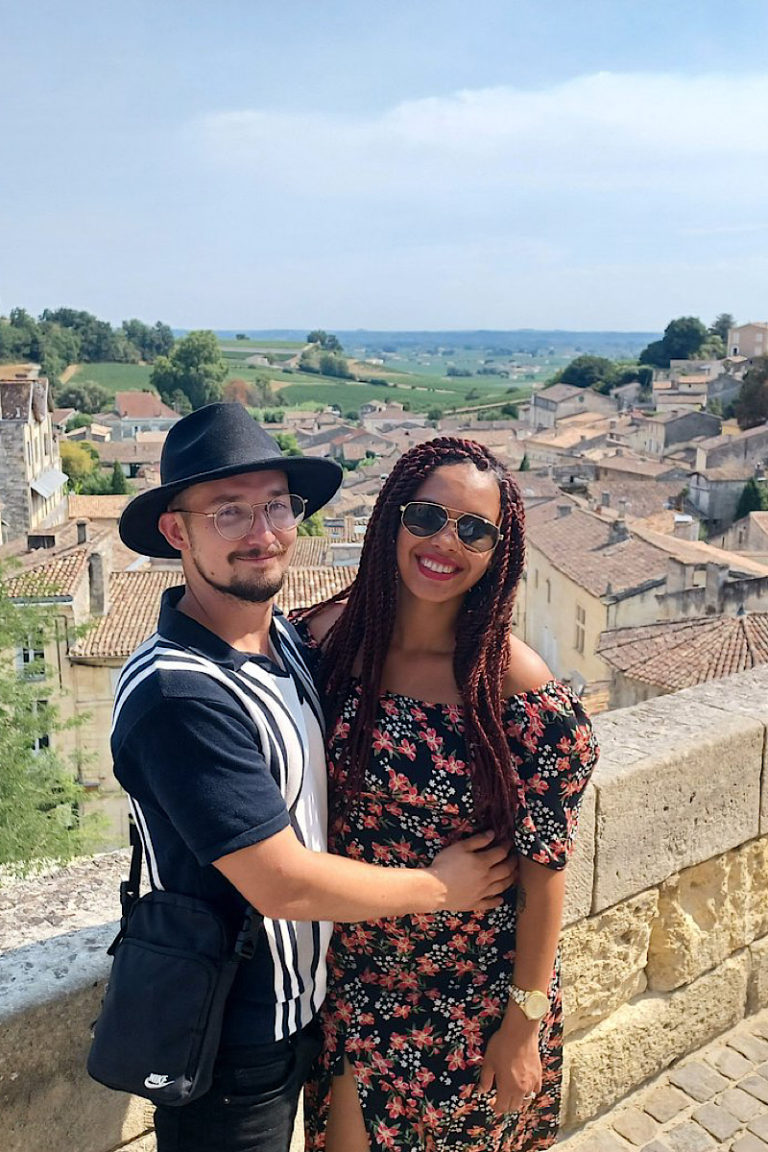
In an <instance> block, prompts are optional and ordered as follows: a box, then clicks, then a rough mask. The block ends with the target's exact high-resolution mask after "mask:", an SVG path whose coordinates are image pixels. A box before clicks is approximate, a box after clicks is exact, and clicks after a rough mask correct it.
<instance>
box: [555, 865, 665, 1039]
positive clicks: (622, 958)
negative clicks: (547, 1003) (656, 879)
mask: <svg viewBox="0 0 768 1152" xmlns="http://www.w3.org/2000/svg"><path fill="white" fill-rule="evenodd" d="M657 906H658V892H657V890H656V889H655V888H653V889H651V890H650V891H649V892H641V893H640V894H639V895H638V896H633V897H631V898H630V899H629V900H623V901H622V902H621V903H620V904H616V905H614V907H613V908H607V909H606V910H605V911H604V912H599V913H598V914H597V915H595V916H589V917H587V919H585V920H580V921H579V922H578V923H577V924H572V925H571V927H570V928H566V929H565V931H564V932H563V935H562V938H561V950H562V964H563V1005H564V1012H565V1031H566V1035H568V1034H570V1033H571V1032H576V1031H579V1030H580V1029H583V1028H586V1027H589V1026H591V1025H592V1024H596V1023H597V1021H598V1020H602V1019H604V1018H605V1017H606V1016H609V1015H610V1013H611V1012H613V1011H615V1009H616V1008H618V1007H619V1006H620V1005H621V1004H626V1003H628V1002H629V1001H630V1000H631V999H633V997H635V996H637V995H639V994H640V993H642V992H644V991H645V988H646V977H645V966H646V963H647V960H648V942H649V939H650V937H651V925H652V923H653V920H654V917H655V916H656V910H657Z"/></svg>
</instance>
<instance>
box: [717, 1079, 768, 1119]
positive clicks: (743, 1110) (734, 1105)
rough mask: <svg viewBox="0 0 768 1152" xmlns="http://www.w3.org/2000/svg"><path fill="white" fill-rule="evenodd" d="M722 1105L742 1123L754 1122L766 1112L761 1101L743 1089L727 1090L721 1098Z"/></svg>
mask: <svg viewBox="0 0 768 1152" xmlns="http://www.w3.org/2000/svg"><path fill="white" fill-rule="evenodd" d="M755 1079H757V1080H760V1079H761V1077H760V1076H757V1077H755ZM720 1103H721V1104H722V1105H723V1107H724V1108H727V1109H728V1111H729V1112H730V1113H731V1114H732V1115H733V1116H735V1117H736V1118H737V1119H738V1120H742V1121H747V1120H753V1119H754V1118H755V1116H757V1115H758V1113H760V1112H763V1111H764V1108H763V1106H762V1104H761V1103H760V1101H759V1100H756V1099H755V1097H754V1096H751V1095H750V1094H749V1092H744V1091H743V1090H742V1089H741V1088H726V1090H725V1092H723V1093H722V1095H721V1096H720Z"/></svg>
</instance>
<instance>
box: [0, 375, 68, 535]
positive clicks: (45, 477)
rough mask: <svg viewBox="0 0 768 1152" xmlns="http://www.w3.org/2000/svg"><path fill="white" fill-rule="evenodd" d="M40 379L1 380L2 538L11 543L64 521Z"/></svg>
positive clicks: (62, 478)
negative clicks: (39, 529) (37, 530)
mask: <svg viewBox="0 0 768 1152" xmlns="http://www.w3.org/2000/svg"><path fill="white" fill-rule="evenodd" d="M48 391H49V390H48V381H47V379H46V378H45V377H44V376H40V377H38V378H37V379H28V380H0V496H2V502H3V509H2V517H3V529H4V531H3V538H4V539H6V540H14V539H15V538H17V537H19V536H24V535H28V534H29V533H32V532H34V531H35V530H36V529H38V528H48V527H50V526H51V525H53V524H57V523H58V522H59V521H61V520H63V519H64V518H65V517H66V495H65V486H66V483H67V477H66V475H65V474H64V473H63V472H62V470H61V457H60V455H59V445H58V441H57V439H56V437H55V435H54V430H53V423H52V420H51V412H50V410H49V404H48Z"/></svg>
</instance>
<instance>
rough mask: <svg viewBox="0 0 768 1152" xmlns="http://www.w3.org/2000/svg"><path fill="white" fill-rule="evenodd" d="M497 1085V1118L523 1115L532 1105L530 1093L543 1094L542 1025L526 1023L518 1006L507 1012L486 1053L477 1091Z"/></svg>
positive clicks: (494, 1106) (495, 1108)
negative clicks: (540, 1036)
mask: <svg viewBox="0 0 768 1152" xmlns="http://www.w3.org/2000/svg"><path fill="white" fill-rule="evenodd" d="M513 1012H514V1013H516V1015H512V1013H513ZM517 1016H519V1017H520V1019H519V1020H518V1019H517ZM494 1084H495V1085H496V1098H495V1100H494V1104H493V1110H494V1112H495V1113H496V1114H497V1116H503V1115H504V1114H505V1113H506V1112H520V1111H521V1110H522V1109H523V1108H526V1107H528V1106H529V1105H530V1103H531V1093H533V1094H534V1095H536V1096H538V1094H539V1092H540V1091H541V1056H540V1055H539V1023H538V1021H536V1022H532V1021H530V1020H527V1019H526V1018H525V1016H524V1015H523V1013H522V1012H521V1011H520V1010H519V1009H518V1008H517V1005H515V1006H514V1007H513V1006H511V1005H510V1007H509V1008H508V1009H507V1013H506V1015H505V1017H504V1020H503V1021H502V1024H501V1027H500V1028H499V1030H498V1031H497V1032H494V1034H493V1036H491V1038H490V1040H489V1041H488V1046H487V1048H486V1050H485V1057H484V1058H483V1070H482V1072H481V1073H480V1083H479V1085H478V1089H479V1091H480V1092H490V1091H491V1089H492V1088H493V1086H494Z"/></svg>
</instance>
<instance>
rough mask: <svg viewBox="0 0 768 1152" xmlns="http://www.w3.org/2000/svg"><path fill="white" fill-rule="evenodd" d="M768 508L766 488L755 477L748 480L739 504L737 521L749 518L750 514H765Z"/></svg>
mask: <svg viewBox="0 0 768 1152" xmlns="http://www.w3.org/2000/svg"><path fill="white" fill-rule="evenodd" d="M766 508H768V498H766V492H765V488H763V487H761V486H760V485H759V484H758V483H757V481H756V480H755V478H754V476H753V477H751V478H750V479H749V480H747V482H746V484H745V485H744V487H743V488H742V490H741V496H740V497H739V503H738V505H737V507H736V519H737V520H741V519H742V517H744V516H748V515H749V513H750V512H764V511H765V510H766Z"/></svg>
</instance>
